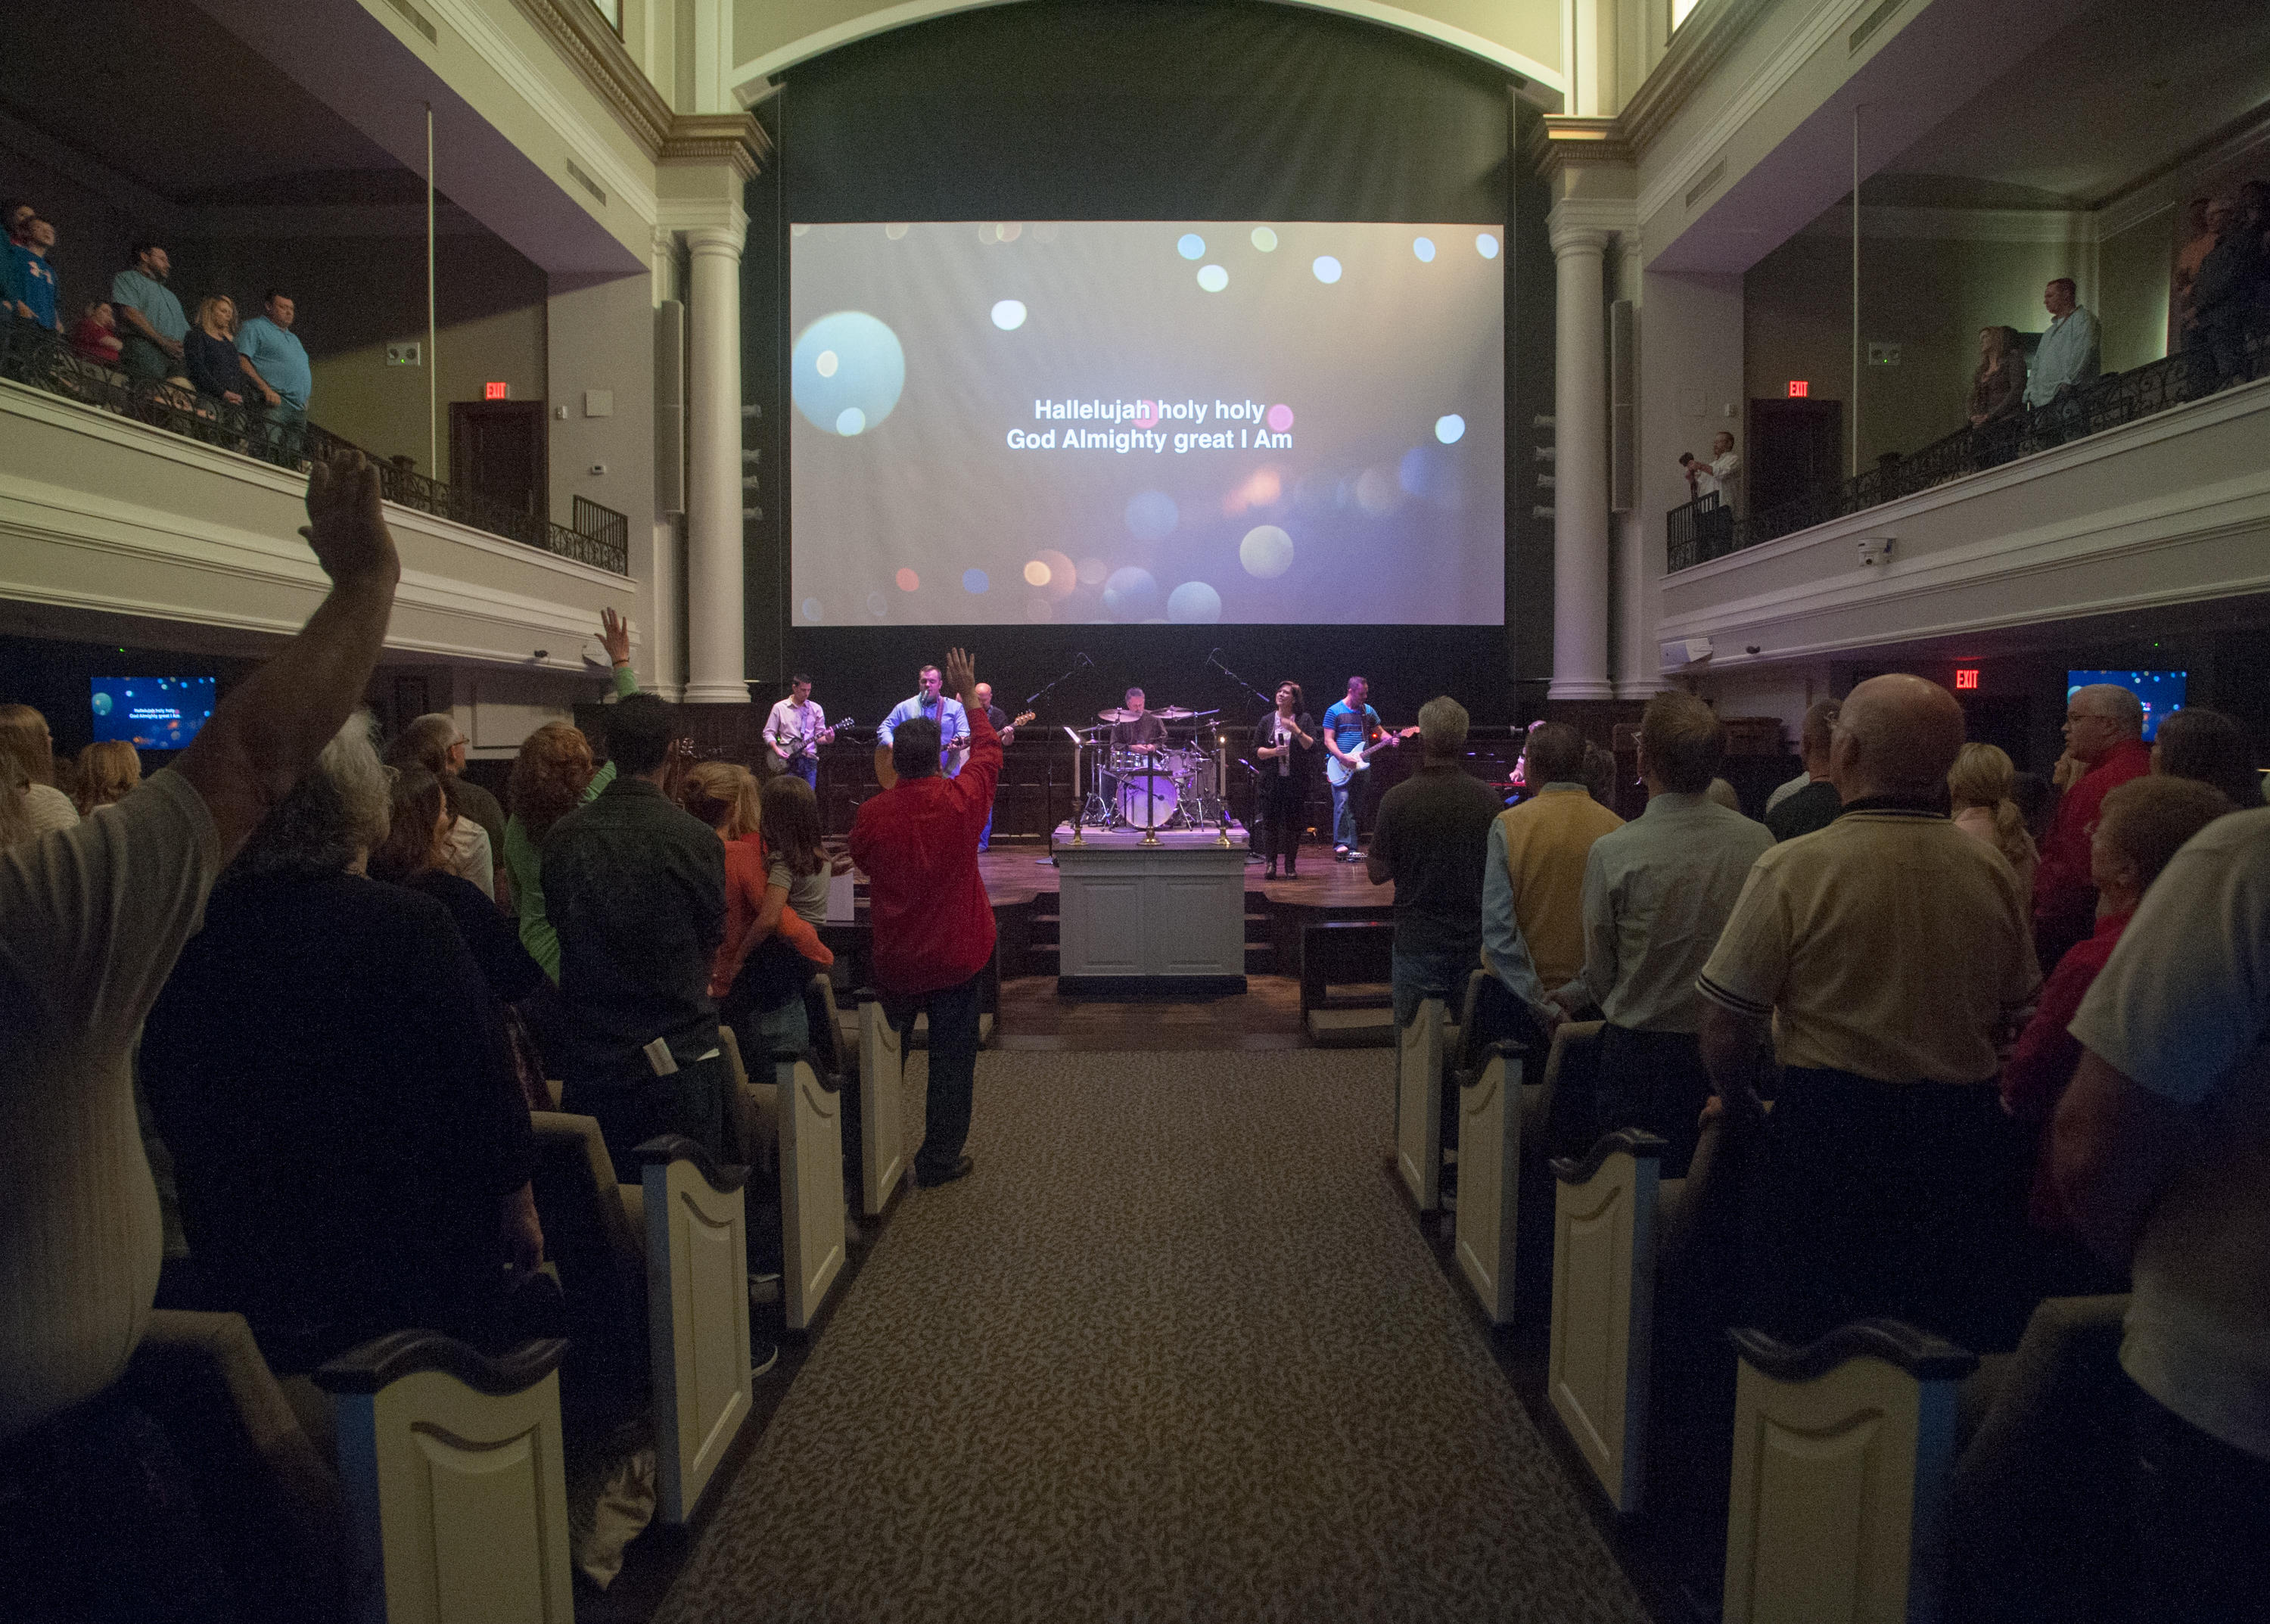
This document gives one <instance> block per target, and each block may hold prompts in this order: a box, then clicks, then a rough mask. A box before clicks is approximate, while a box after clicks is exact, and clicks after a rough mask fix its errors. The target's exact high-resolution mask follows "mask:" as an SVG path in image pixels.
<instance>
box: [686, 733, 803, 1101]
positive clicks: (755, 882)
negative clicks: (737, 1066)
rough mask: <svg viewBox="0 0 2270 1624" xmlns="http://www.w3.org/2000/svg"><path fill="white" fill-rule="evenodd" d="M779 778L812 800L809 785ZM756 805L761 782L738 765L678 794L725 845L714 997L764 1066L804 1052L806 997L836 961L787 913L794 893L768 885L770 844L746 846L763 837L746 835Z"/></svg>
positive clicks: (719, 767) (707, 772)
mask: <svg viewBox="0 0 2270 1624" xmlns="http://www.w3.org/2000/svg"><path fill="white" fill-rule="evenodd" d="M776 777H777V779H778V780H780V781H782V782H790V783H794V784H796V785H797V786H798V787H800V788H802V789H803V790H804V792H805V797H806V798H810V797H811V795H812V790H811V789H810V787H809V786H807V785H805V782H804V780H803V779H801V778H798V777H796V776H794V775H789V774H781V775H776ZM757 802H758V790H757V781H756V778H755V776H754V775H753V774H752V773H751V772H750V771H749V770H748V768H745V767H742V766H739V765H738V764H737V763H735V762H731V761H703V762H700V763H698V764H696V765H695V766H694V768H691V769H690V770H689V771H688V772H687V773H686V777H685V780H684V781H683V782H681V783H680V784H679V790H678V804H679V805H681V806H683V807H685V808H686V811H687V812H691V813H692V814H693V815H694V817H696V818H699V819H701V821H702V822H704V823H706V824H708V826H709V827H711V828H713V829H715V830H716V831H717V837H718V839H719V840H721V841H722V842H724V849H725V934H724V939H723V940H722V941H720V942H719V943H718V944H717V955H716V960H714V962H713V963H712V965H711V967H710V971H709V996H710V997H713V998H716V999H717V1000H718V1001H719V1016H720V1018H721V1019H722V1020H724V1021H725V1023H726V1024H727V1025H728V1026H731V1027H732V1028H733V1034H734V1036H735V1037H737V1038H739V1039H741V1040H742V1042H741V1047H742V1049H743V1050H744V1051H745V1055H746V1057H747V1058H750V1059H753V1060H754V1061H755V1062H756V1063H758V1064H762V1063H763V1061H764V1058H765V1057H767V1056H768V1055H798V1054H802V1053H803V1052H804V1050H805V1046H806V1045H807V1044H808V1043H809V1042H811V1039H812V1033H811V1029H810V1027H809V1026H808V1025H807V1024H806V1022H805V1012H804V990H805V987H806V986H808V985H810V984H811V981H812V974H813V972H814V971H816V970H823V969H826V968H828V967H829V966H831V965H833V964H834V963H835V954H834V953H830V952H829V951H828V950H827V948H826V947H824V946H822V945H820V938H819V935H818V934H817V933H816V932H815V931H813V930H812V926H811V925H810V924H809V923H806V921H805V919H804V918H803V917H802V916H799V915H797V914H792V913H789V912H787V911H786V904H787V901H788V887H787V886H785V885H783V886H780V887H779V888H778V890H777V894H775V888H774V887H773V886H771V885H770V884H769V883H768V878H767V862H766V853H765V849H764V845H765V842H763V841H762V840H761V838H757V839H745V838H742V836H743V835H745V834H746V835H752V836H753V835H756V834H757V831H756V830H754V829H743V828H741V827H739V826H741V825H743V824H746V823H747V822H748V821H749V820H750V819H751V816H752V811H753V808H754V807H755V806H756V805H757ZM758 815H761V814H758ZM818 821H819V819H818V817H817V812H816V805H815V815H814V818H813V822H814V824H815V825H816V824H817V823H818ZM823 902H824V899H823Z"/></svg>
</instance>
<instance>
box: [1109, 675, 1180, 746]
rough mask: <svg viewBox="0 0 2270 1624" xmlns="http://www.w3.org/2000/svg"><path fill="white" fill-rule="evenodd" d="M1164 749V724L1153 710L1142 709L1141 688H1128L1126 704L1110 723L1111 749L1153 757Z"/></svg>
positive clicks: (1165, 740) (1165, 730)
mask: <svg viewBox="0 0 2270 1624" xmlns="http://www.w3.org/2000/svg"><path fill="white" fill-rule="evenodd" d="M1166 748H1167V724H1166V723H1165V722H1164V721H1163V720H1161V717H1160V716H1158V714H1157V713H1156V712H1154V711H1148V710H1146V709H1144V708H1143V690H1142V689H1140V688H1130V689H1128V690H1127V703H1126V706H1125V708H1124V709H1122V710H1121V711H1120V712H1119V714H1118V716H1116V717H1114V718H1113V720H1112V723H1111V752H1112V753H1113V754H1114V755H1117V754H1119V753H1121V752H1123V751H1131V752H1133V753H1136V754H1139V755H1148V756H1155V755H1158V754H1161V753H1163V752H1164V751H1165V749H1166Z"/></svg>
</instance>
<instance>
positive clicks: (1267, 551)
mask: <svg viewBox="0 0 2270 1624" xmlns="http://www.w3.org/2000/svg"><path fill="white" fill-rule="evenodd" d="M1237 561H1238V562H1239V563H1240V564H1242V565H1243V566H1244V567H1245V573H1246V574H1247V575H1251V576H1253V577H1254V578H1255V579H1257V580H1260V581H1274V580H1275V579H1276V578H1277V577H1278V576H1280V575H1283V574H1284V573H1285V572H1286V571H1287V570H1288V569H1290V568H1292V567H1293V538H1292V537H1290V536H1288V535H1287V534H1286V533H1285V532H1284V531H1283V530H1280V529H1279V528H1278V527H1277V526H1276V525H1274V524H1257V525H1255V526H1254V527H1253V528H1252V529H1251V530H1248V531H1246V532H1245V539H1244V540H1243V541H1241V542H1239V543H1238V544H1237Z"/></svg>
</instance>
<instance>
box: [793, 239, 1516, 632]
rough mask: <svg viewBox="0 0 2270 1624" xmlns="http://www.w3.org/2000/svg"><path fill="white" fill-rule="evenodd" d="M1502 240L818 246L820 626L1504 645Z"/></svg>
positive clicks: (809, 595) (806, 377)
mask: <svg viewBox="0 0 2270 1624" xmlns="http://www.w3.org/2000/svg"><path fill="white" fill-rule="evenodd" d="M1501 237H1502V233H1501V232H1500V231H1498V230H1497V229H1495V228H1494V227H1487V226H1473V225H1465V226H1458V225H1435V226H1428V225H1385V224H1347V223H1338V222H1313V221H1312V222H1287V221H1276V222H1269V223H1257V222H1251V221H1243V222H1224V221H1185V222H1172V221H1157V220H1144V221H1125V220H1079V221H1073V220H1065V221H1054V222H1042V223H1032V222H1026V223H1020V224H1001V223H990V222H975V221H956V222H938V221H932V222H925V223H918V224H891V225H886V224H881V223H876V224H852V225H842V224H836V225H796V226H791V227H790V238H791V242H790V338H791V342H792V345H793V349H792V353H791V356H790V393H791V397H792V399H793V402H794V411H793V412H792V415H791V420H790V435H789V447H790V493H791V501H790V521H791V552H790V564H791V571H792V577H793V582H792V585H793V591H792V596H793V598H794V601H795V604H796V612H795V617H794V618H795V622H796V624H797V625H800V626H860V625H866V626H874V625H888V624H899V625H929V626H959V625H1000V624H1004V623H1014V624H1032V623H1048V622H1059V623H1072V624H1076V623H1082V622H1094V621H1120V622H1135V623H1139V622H1146V621H1171V622H1181V623H1200V624H1202V623H1205V622H1212V621H1220V622H1224V623H1244V624H1255V623H1272V624H1280V625H1303V626H1307V625H1330V624H1332V623H1335V622H1359V623H1363V624H1369V625H1383V624H1384V625H1413V626H1424V625H1434V626H1450V625H1459V626H1495V625H1500V624H1502V622H1503V619H1504V615H1505V601H1504V598H1505V590H1504V581H1505V566H1504V523H1505V500H1504V479H1505V469H1504V446H1505V433H1504V367H1505V361H1504V345H1503V324H1504V277H1503V270H1502V267H1503V256H1502V242H1501Z"/></svg>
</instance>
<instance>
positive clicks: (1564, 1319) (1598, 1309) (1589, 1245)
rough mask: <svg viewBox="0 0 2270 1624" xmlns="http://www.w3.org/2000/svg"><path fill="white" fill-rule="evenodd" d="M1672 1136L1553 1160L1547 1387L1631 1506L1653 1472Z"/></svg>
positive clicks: (1638, 1137) (1605, 1145) (1629, 1134)
mask: <svg viewBox="0 0 2270 1624" xmlns="http://www.w3.org/2000/svg"><path fill="white" fill-rule="evenodd" d="M1664 1149H1665V1144H1664V1141H1663V1140H1662V1139H1660V1138H1657V1137H1656V1136H1655V1135H1654V1134H1651V1133H1643V1132H1641V1131H1638V1130H1636V1129H1632V1128H1624V1129H1620V1130H1618V1131H1615V1132H1613V1133H1611V1134H1608V1135H1606V1137H1605V1138H1602V1139H1601V1140H1600V1141H1599V1143H1598V1144H1597V1145H1595V1146H1592V1150H1591V1154H1590V1155H1588V1156H1586V1157H1584V1160H1583V1161H1574V1160H1571V1159H1569V1158H1567V1157H1562V1158H1558V1159H1556V1160H1555V1161H1554V1163H1553V1177H1554V1186H1555V1188H1554V1215H1553V1319H1552V1327H1551V1331H1550V1346H1551V1352H1550V1355H1549V1359H1548V1362H1547V1374H1546V1383H1545V1388H1546V1395H1547V1398H1550V1399H1551V1400H1552V1404H1553V1411H1554V1414H1555V1415H1557V1416H1559V1417H1560V1418H1561V1425H1562V1428H1563V1429H1564V1430H1565V1431H1566V1432H1567V1434H1568V1435H1569V1442H1572V1443H1574V1444H1575V1445H1576V1452H1577V1453H1578V1454H1579V1455H1581V1456H1583V1457H1584V1464H1585V1465H1587V1466H1589V1467H1591V1470H1592V1475H1593V1476H1594V1477H1595V1478H1597V1479H1599V1484H1600V1487H1601V1488H1602V1489H1603V1490H1604V1491H1605V1492H1606V1494H1607V1497H1608V1503H1609V1504H1610V1505H1611V1506H1613V1507H1614V1508H1615V1509H1616V1510H1617V1511H1618V1512H1619V1513H1621V1514H1623V1515H1626V1516H1628V1515H1630V1514H1631V1513H1632V1512H1634V1511H1636V1510H1637V1509H1639V1506H1640V1502H1641V1498H1642V1486H1643V1482H1644V1480H1645V1466H1646V1457H1647V1448H1646V1443H1647V1420H1648V1398H1649V1376H1650V1374H1651V1365H1652V1357H1651V1356H1652V1353H1653V1348H1654V1334H1655V1251H1656V1229H1657V1217H1658V1212H1657V1209H1658V1202H1659V1200H1660V1199H1661V1194H1660V1189H1659V1185H1660V1179H1659V1173H1660V1170H1661V1168H1662V1163H1663V1153H1664Z"/></svg>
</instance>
